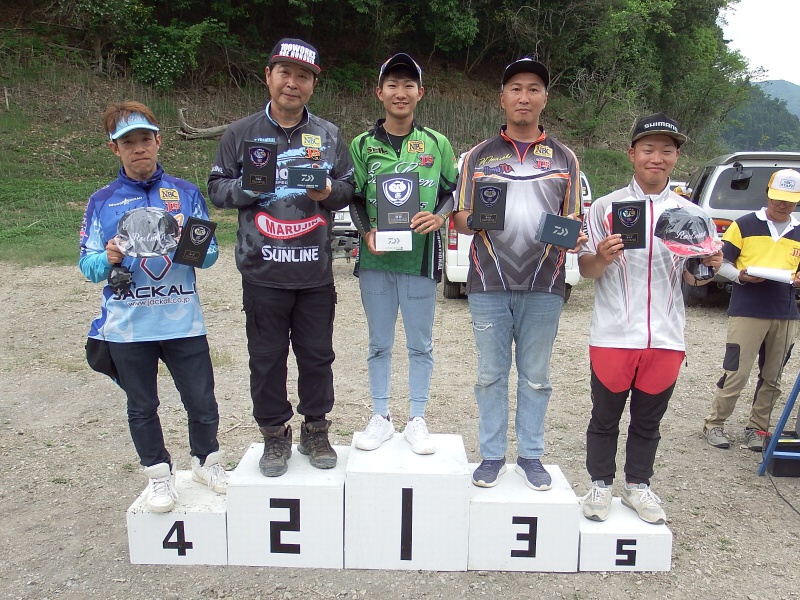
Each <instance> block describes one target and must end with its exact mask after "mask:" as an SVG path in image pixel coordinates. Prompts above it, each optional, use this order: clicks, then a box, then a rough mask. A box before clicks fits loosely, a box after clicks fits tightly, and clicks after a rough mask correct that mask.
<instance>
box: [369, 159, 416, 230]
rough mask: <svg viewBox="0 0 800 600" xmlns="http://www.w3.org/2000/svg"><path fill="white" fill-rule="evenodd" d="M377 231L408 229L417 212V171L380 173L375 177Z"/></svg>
mask: <svg viewBox="0 0 800 600" xmlns="http://www.w3.org/2000/svg"><path fill="white" fill-rule="evenodd" d="M375 185H376V187H377V203H378V230H379V231H408V230H410V229H411V217H413V216H414V215H415V214H417V213H418V212H419V173H416V172H412V173H382V174H380V175H378V176H377V177H376V178H375Z"/></svg>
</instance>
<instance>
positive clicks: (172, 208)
mask: <svg viewBox="0 0 800 600" xmlns="http://www.w3.org/2000/svg"><path fill="white" fill-rule="evenodd" d="M162 200H163V198H162ZM164 210H166V211H167V212H171V213H176V212H180V210H181V203H180V202H173V201H171V200H164Z"/></svg>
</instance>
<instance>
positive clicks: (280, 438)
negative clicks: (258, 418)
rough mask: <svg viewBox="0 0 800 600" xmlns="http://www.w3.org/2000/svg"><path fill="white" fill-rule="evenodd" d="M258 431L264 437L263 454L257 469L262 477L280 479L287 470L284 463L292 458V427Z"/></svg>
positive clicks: (281, 426)
mask: <svg viewBox="0 0 800 600" xmlns="http://www.w3.org/2000/svg"><path fill="white" fill-rule="evenodd" d="M258 430H259V431H260V432H261V435H263V436H264V454H262V455H261V459H260V460H259V461H258V469H259V470H260V471H261V474H262V475H263V476H264V477H280V476H281V475H283V474H284V473H286V470H287V469H288V468H289V466H288V465H287V464H286V462H287V461H288V460H289V458H290V457H291V456H292V427H291V425H286V426H284V425H273V426H268V427H259V428H258Z"/></svg>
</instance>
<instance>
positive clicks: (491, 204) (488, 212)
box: [472, 180, 508, 230]
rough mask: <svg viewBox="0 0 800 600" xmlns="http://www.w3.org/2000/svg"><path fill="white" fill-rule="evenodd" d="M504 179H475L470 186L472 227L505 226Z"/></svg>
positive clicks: (505, 188) (494, 227)
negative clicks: (471, 186)
mask: <svg viewBox="0 0 800 600" xmlns="http://www.w3.org/2000/svg"><path fill="white" fill-rule="evenodd" d="M507 187H508V184H507V182H505V181H492V180H489V181H476V182H475V185H474V186H473V188H472V223H473V226H474V228H475V229H476V230H477V229H489V230H498V229H504V228H505V226H506V191H507Z"/></svg>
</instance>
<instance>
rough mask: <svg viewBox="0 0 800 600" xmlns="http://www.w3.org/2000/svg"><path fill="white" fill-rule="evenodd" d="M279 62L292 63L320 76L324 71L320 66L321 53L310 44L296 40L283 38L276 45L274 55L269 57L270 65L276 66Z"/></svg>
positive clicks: (273, 50)
mask: <svg viewBox="0 0 800 600" xmlns="http://www.w3.org/2000/svg"><path fill="white" fill-rule="evenodd" d="M279 62H290V63H294V64H296V65H300V66H301V67H304V68H306V69H308V70H309V71H311V72H312V73H314V75H319V72H320V71H321V70H322V69H320V66H319V52H317V49H316V48H314V46H312V45H311V44H309V43H308V42H304V41H303V40H298V39H296V38H283V39H282V40H281V41H280V42H278V43H277V44H275V47H274V48H273V49H272V54H270V55H269V64H270V65H274V64H275V63H279Z"/></svg>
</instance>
